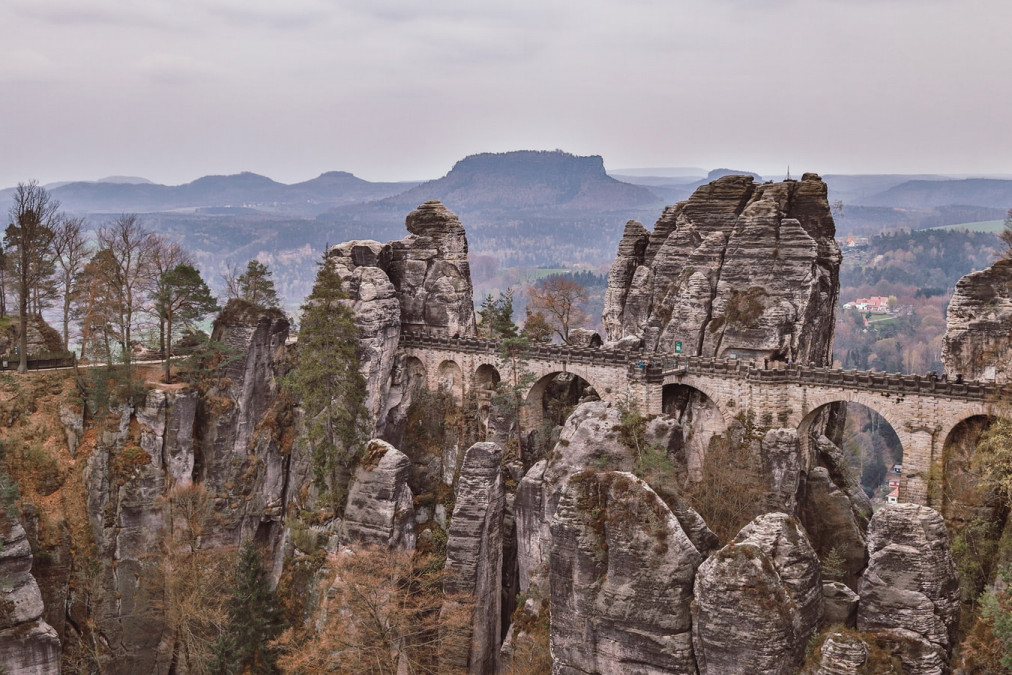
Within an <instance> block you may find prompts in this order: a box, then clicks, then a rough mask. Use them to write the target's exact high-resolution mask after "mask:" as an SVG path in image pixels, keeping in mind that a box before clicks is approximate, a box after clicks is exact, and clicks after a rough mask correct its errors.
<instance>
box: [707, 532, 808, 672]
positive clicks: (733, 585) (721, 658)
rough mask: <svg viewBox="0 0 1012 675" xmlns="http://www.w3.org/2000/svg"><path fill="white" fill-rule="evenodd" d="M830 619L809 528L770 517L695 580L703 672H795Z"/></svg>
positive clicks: (713, 559)
mask: <svg viewBox="0 0 1012 675" xmlns="http://www.w3.org/2000/svg"><path fill="white" fill-rule="evenodd" d="M822 618H823V598H822V582H821V577H820V570H819V559H818V557H817V556H816V555H815V551H814V550H813V549H812V547H811V545H810V544H809V543H808V539H807V537H806V536H805V533H804V530H803V529H802V528H801V526H800V524H799V523H798V522H797V521H796V520H795V519H794V518H792V517H790V516H788V515H787V514H784V513H767V514H765V515H762V516H759V517H758V518H756V519H755V520H753V521H752V522H751V523H749V524H748V525H746V526H745V527H744V528H743V529H742V531H741V532H739V533H738V535H737V536H736V537H735V539H734V541H732V542H731V543H730V544H728V545H727V546H725V547H724V548H722V549H720V550H719V551H717V552H716V553H714V554H713V555H711V556H710V557H709V558H708V559H707V560H706V561H705V562H704V563H703V564H702V565H701V566H700V568H699V571H698V573H697V574H696V581H695V589H694V604H693V625H692V630H693V640H694V644H695V651H696V662H697V665H698V668H699V671H700V672H701V673H784V674H787V673H794V672H796V671H797V669H798V668H799V667H800V666H801V663H802V661H803V660H804V656H805V647H806V646H807V644H808V640H809V638H810V637H811V636H812V635H813V634H814V633H815V631H816V630H817V629H818V627H819V625H820V623H821V622H822Z"/></svg>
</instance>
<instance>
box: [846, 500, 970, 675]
mask: <svg viewBox="0 0 1012 675" xmlns="http://www.w3.org/2000/svg"><path fill="white" fill-rule="evenodd" d="M868 554H869V559H868V569H867V570H865V572H864V575H863V576H862V578H861V583H860V587H859V589H858V593H859V594H860V596H861V601H860V604H859V605H858V610H857V627H858V629H859V630H862V631H874V632H876V633H878V634H879V635H880V636H881V638H882V639H883V640H884V641H886V642H890V643H892V644H894V645H896V647H897V649H899V651H900V654H901V658H902V659H903V665H904V670H905V672H911V673H934V672H945V670H946V669H947V666H946V664H947V663H948V660H949V655H950V654H951V651H952V648H953V646H954V645H955V639H956V629H957V627H958V624H959V580H958V578H957V577H956V568H955V565H954V563H953V560H952V554H951V553H950V552H949V535H948V532H947V530H946V527H945V521H944V520H943V519H942V517H941V516H940V515H939V514H938V512H937V511H935V510H934V509H931V508H930V507H927V506H920V505H918V504H897V505H894V506H890V507H887V508H884V509H881V510H879V511H878V512H877V513H876V514H875V515H874V516H873V517H872V519H871V524H870V525H869V527H868Z"/></svg>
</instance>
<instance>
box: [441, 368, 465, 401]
mask: <svg viewBox="0 0 1012 675" xmlns="http://www.w3.org/2000/svg"><path fill="white" fill-rule="evenodd" d="M436 382H437V383H438V387H439V389H442V390H445V391H447V392H449V393H450V394H451V395H452V396H453V397H454V399H455V400H456V401H457V403H458V404H460V403H463V401H464V371H463V370H462V369H461V367H460V365H459V364H458V363H457V362H456V361H454V360H452V359H446V360H445V361H443V362H442V363H440V364H439V369H438V370H437V371H436Z"/></svg>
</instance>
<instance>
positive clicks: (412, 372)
mask: <svg viewBox="0 0 1012 675" xmlns="http://www.w3.org/2000/svg"><path fill="white" fill-rule="evenodd" d="M402 372H403V373H404V375H403V377H404V390H405V391H406V392H410V393H412V394H413V393H415V392H417V391H419V390H420V389H425V388H426V387H427V386H428V376H427V375H426V373H425V364H424V363H422V360H421V359H420V358H418V357H417V356H408V357H406V358H405V359H404V365H403V366H402Z"/></svg>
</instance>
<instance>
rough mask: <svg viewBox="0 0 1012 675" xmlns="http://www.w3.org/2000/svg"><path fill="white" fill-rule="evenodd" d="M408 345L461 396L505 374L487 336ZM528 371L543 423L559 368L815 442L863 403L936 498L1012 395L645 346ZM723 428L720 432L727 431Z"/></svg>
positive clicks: (648, 403)
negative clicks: (686, 398) (828, 409)
mask: <svg viewBox="0 0 1012 675" xmlns="http://www.w3.org/2000/svg"><path fill="white" fill-rule="evenodd" d="M400 351H401V353H402V354H403V355H404V356H405V357H406V359H407V366H406V367H407V370H408V372H409V374H410V373H415V374H416V375H420V376H424V378H425V382H426V386H428V387H429V388H436V387H443V388H446V389H448V390H450V391H451V392H452V393H453V394H454V395H455V396H456V397H457V398H458V400H462V399H463V397H464V396H465V395H469V394H471V393H475V394H477V396H478V398H479V400H481V399H482V398H484V399H485V400H487V397H489V396H490V395H491V391H492V390H493V389H494V387H495V384H496V383H497V382H498V381H499V379H500V376H501V374H500V370H501V369H502V368H501V360H500V357H499V344H498V343H497V342H495V341H492V340H483V339H479V338H447V337H441V336H429V335H422V334H418V333H405V334H403V335H402V336H401V340H400ZM526 367H527V370H528V371H530V372H531V373H532V374H533V375H534V383H533V384H532V385H531V386H530V388H529V389H528V391H527V402H528V404H532V403H537V405H528V406H526V410H527V412H526V413H525V415H526V416H527V417H526V419H525V422H526V426H528V428H537V427H536V426H533V424H536V423H537V421H538V420H537V418H538V417H539V416H540V410H541V405H540V402H541V399H542V396H543V394H544V391H545V387H546V386H547V384H548V383H549V382H551V381H552V380H553V379H554V377H555V376H556V375H558V374H559V373H571V374H573V375H577V376H579V377H580V378H582V379H584V380H585V381H586V382H587V383H589V384H590V385H591V386H593V387H594V389H595V390H597V393H598V395H599V396H600V397H601V399H602V400H605V401H610V402H613V403H620V402H629V403H635V404H636V405H637V406H638V408H639V409H640V411H642V412H644V413H646V414H659V413H662V412H666V411H665V410H664V408H665V401H666V399H667V398H669V397H670V396H671V394H674V393H676V392H679V391H682V392H685V391H688V392H699V394H701V395H702V396H704V397H705V398H706V399H708V400H709V402H710V403H712V404H713V406H714V407H715V408H716V410H717V411H718V412H719V416H720V417H721V418H722V420H723V425H724V428H725V429H726V427H727V425H729V424H731V423H732V421H733V420H734V419H736V418H737V419H739V420H740V419H743V418H744V417H745V416H746V415H749V414H751V415H753V416H754V419H755V420H756V422H757V423H759V424H761V425H763V426H770V425H773V426H781V427H793V428H795V429H798V431H799V436H800V437H801V438H802V439H804V440H803V443H805V448H804V450H805V451H806V452H810V448H809V447H808V446H809V444H810V441H809V433H808V431H809V429H810V427H811V425H812V423H813V422H814V421H815V418H816V417H817V415H818V414H819V412H820V411H822V410H824V409H825V406H827V405H828V404H831V403H836V402H839V401H845V402H853V403H860V404H862V405H864V406H867V407H868V408H870V409H872V410H874V411H875V412H877V413H878V414H879V415H881V416H882V417H883V418H884V419H885V420H886V421H887V422H888V423H889V424H890V425H891V426H892V428H893V430H894V431H895V432H896V435H897V436H898V437H899V439H900V442H901V443H902V446H903V478H902V481H901V485H900V499H901V500H902V501H911V502H917V503H921V504H929V503H931V502H932V501H935V500H936V499H937V497H935V498H934V499H933V496H935V495H937V494H940V493H939V492H936V490H937V489H940V488H941V487H942V486H941V485H937V484H933V483H932V480H933V479H937V478H941V479H942V480H944V471H943V454H944V453H943V449H944V448H945V444H946V441H947V440H948V439H950V437H952V436H953V434H954V431H955V430H956V429H957V427H960V425H961V424H963V423H964V422H967V421H968V420H972V419H973V418H982V417H983V418H988V417H992V416H993V415H994V414H995V409H996V404H997V402H998V401H999V400H1001V399H1004V400H1012V385H1006V386H1005V387H1004V388H1002V387H999V386H996V385H994V384H993V383H984V382H966V381H958V382H957V381H952V380H946V379H939V378H937V377H933V376H920V375H900V374H894V373H880V372H874V371H857V370H838V369H831V368H810V367H802V366H793V367H784V366H782V365H781V367H779V368H773V369H766V368H764V367H763V364H761V363H760V364H756V363H751V362H748V361H744V360H736V359H712V358H702V357H685V356H677V355H663V354H656V353H645V352H636V351H633V352H628V351H624V352H623V351H613V350H606V349H601V348H593V347H585V348H574V347H567V346H562V345H535V346H533V347H532V348H531V350H530V352H529V358H528V361H527V364H526ZM720 431H722V430H717V432H718V433H719V432H720Z"/></svg>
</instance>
